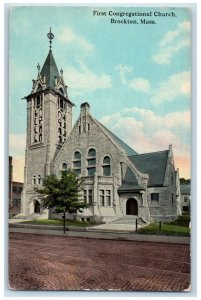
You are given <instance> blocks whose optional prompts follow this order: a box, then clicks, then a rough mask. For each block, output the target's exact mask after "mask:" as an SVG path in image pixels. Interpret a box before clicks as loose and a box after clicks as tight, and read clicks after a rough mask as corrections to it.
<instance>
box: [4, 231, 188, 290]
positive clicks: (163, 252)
mask: <svg viewBox="0 0 201 300" xmlns="http://www.w3.org/2000/svg"><path fill="white" fill-rule="evenodd" d="M9 282H10V287H11V288H12V289H18V290H57V291H58V290H85V289H92V290H109V289H110V290H111V289H112V290H122V291H183V290H184V289H187V288H188V286H189V285H190V246H189V245H182V244H166V243H153V242H136V241H117V240H101V239H86V238H76V237H62V236H48V235H36V234H23V233H10V246H9Z"/></svg>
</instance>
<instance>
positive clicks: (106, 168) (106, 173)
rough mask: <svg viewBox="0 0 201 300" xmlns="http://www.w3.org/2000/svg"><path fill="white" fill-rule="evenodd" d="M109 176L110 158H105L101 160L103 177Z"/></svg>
mask: <svg viewBox="0 0 201 300" xmlns="http://www.w3.org/2000/svg"><path fill="white" fill-rule="evenodd" d="M110 175H111V167H110V157H109V156H105V157H104V159H103V176H110Z"/></svg>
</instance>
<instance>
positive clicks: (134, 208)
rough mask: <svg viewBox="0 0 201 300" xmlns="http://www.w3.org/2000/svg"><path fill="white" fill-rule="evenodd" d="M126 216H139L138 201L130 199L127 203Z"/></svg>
mask: <svg viewBox="0 0 201 300" xmlns="http://www.w3.org/2000/svg"><path fill="white" fill-rule="evenodd" d="M126 214H127V215H135V216H137V215H138V203H137V200H136V199H133V198H130V199H128V200H127V202H126Z"/></svg>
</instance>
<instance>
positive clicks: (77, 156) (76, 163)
mask: <svg viewBox="0 0 201 300" xmlns="http://www.w3.org/2000/svg"><path fill="white" fill-rule="evenodd" d="M73 169H74V171H75V173H76V174H77V175H79V174H81V153H80V152H79V151H75V153H74V157H73Z"/></svg>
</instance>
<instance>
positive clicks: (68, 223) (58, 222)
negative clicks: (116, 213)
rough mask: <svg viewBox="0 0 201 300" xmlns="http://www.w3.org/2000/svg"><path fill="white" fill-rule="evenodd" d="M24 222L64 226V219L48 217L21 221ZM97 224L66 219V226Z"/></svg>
mask: <svg viewBox="0 0 201 300" xmlns="http://www.w3.org/2000/svg"><path fill="white" fill-rule="evenodd" d="M21 223H22V224H35V225H54V226H63V224H64V221H63V220H48V219H44V220H43V219H42V220H38V219H34V220H27V221H23V222H21ZM94 225H97V224H95V223H92V222H79V221H74V220H66V226H77V227H89V226H94Z"/></svg>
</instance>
